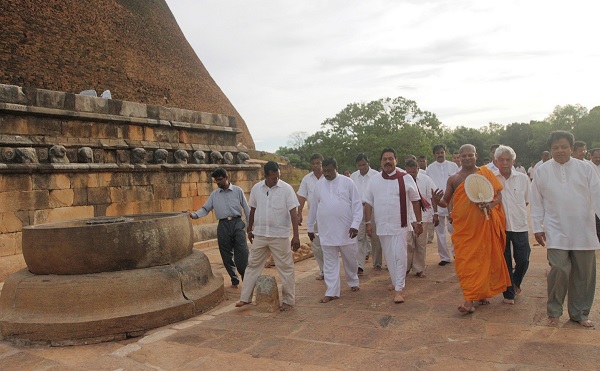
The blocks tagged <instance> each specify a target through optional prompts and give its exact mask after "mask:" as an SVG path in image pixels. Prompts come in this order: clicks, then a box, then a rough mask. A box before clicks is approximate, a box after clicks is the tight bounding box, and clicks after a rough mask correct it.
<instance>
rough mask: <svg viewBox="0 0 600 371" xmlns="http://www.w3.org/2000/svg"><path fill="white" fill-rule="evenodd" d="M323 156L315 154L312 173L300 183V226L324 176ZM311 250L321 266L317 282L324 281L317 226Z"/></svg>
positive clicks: (321, 251)
mask: <svg viewBox="0 0 600 371" xmlns="http://www.w3.org/2000/svg"><path fill="white" fill-rule="evenodd" d="M322 162H323V156H322V155H321V154H320V153H314V154H313V155H312V156H310V167H311V169H312V171H311V172H310V173H308V174H307V175H305V176H304V178H302V182H301V183H300V188H298V193H297V194H298V202H299V203H300V206H298V225H302V210H303V209H304V204H305V203H306V201H308V204H309V208H310V201H311V200H310V198H311V196H312V193H313V189H315V184H317V182H318V181H319V179H321V176H322V175H323V166H322ZM310 248H311V249H312V252H313V255H314V257H315V260H316V261H317V265H318V266H319V275H318V276H317V280H319V281H321V280H323V249H321V238H320V235H319V233H318V227H316V226H315V238H314V239H313V240H312V242H311V244H310Z"/></svg>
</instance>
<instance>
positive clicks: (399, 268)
mask: <svg viewBox="0 0 600 371" xmlns="http://www.w3.org/2000/svg"><path fill="white" fill-rule="evenodd" d="M407 238H408V228H402V229H401V234H394V235H382V236H379V241H381V250H382V251H383V257H384V258H385V261H386V262H387V267H388V271H389V272H390V278H391V279H392V285H394V290H396V291H402V290H403V289H404V283H405V279H406V257H407V252H406V241H407Z"/></svg>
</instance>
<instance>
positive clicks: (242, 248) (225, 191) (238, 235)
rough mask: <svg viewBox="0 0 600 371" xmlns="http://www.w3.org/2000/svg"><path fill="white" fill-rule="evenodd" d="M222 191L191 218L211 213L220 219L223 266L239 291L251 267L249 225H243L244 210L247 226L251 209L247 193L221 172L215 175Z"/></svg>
mask: <svg viewBox="0 0 600 371" xmlns="http://www.w3.org/2000/svg"><path fill="white" fill-rule="evenodd" d="M211 176H212V177H213V179H214V180H215V182H216V183H217V186H218V187H219V188H218V189H215V190H214V191H212V193H211V194H210V196H209V197H208V200H207V201H206V203H205V204H204V206H202V208H201V209H200V210H198V211H196V212H195V213H190V218H192V219H198V218H202V217H203V216H206V215H208V213H210V211H211V210H214V211H215V216H216V217H217V219H219V226H218V227H217V240H218V242H219V252H220V253H221V259H222V260H223V265H224V266H225V269H226V270H227V273H229V276H230V277H231V287H232V288H237V287H238V285H239V284H240V279H239V278H238V276H237V274H236V272H235V271H236V268H237V271H238V273H239V274H240V276H241V277H242V280H243V279H244V272H245V271H246V266H247V265H248V243H247V242H246V231H245V225H244V222H243V221H242V209H244V215H245V216H246V223H248V218H249V216H250V207H248V202H247V201H246V197H245V196H244V191H242V189H241V188H240V187H238V186H235V185H233V184H231V183H229V176H228V175H227V170H225V169H223V168H217V169H215V171H213V173H212V174H211Z"/></svg>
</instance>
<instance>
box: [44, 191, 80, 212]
mask: <svg viewBox="0 0 600 371" xmlns="http://www.w3.org/2000/svg"><path fill="white" fill-rule="evenodd" d="M73 199H74V192H73V190H72V189H55V190H52V191H50V199H49V203H50V207H51V208H55V207H65V206H73Z"/></svg>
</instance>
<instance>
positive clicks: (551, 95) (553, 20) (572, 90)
mask: <svg viewBox="0 0 600 371" xmlns="http://www.w3.org/2000/svg"><path fill="white" fill-rule="evenodd" d="M167 3H168V4H169V7H170V8H171V11H172V12H173V14H174V15H175V18H176V19H177V22H178V23H179V26H180V27H181V29H182V30H183V33H184V34H185V36H186V38H187V40H188V41H189V43H190V44H191V45H192V47H193V48H194V50H195V51H196V53H197V54H198V56H199V58H200V59H201V60H202V62H203V63H204V65H205V66H206V68H207V69H208V71H209V73H210V74H211V75H212V77H213V78H214V79H215V81H216V82H217V84H218V85H219V86H220V87H221V89H222V90H223V91H224V93H225V95H227V97H228V98H229V100H230V101H231V102H232V103H233V105H234V106H235V107H236V109H237V110H238V112H239V113H240V114H241V115H242V117H243V118H244V120H245V121H246V123H247V124H248V127H249V128H250V133H251V134H252V137H253V138H254V142H255V143H256V148H257V149H259V150H267V151H275V150H276V149H277V148H279V147H280V146H285V145H287V144H288V141H289V139H290V138H289V135H290V134H291V133H293V132H297V131H305V132H308V133H309V134H313V133H314V132H316V131H317V130H320V129H321V126H320V125H321V123H322V122H323V121H324V120H325V119H326V118H329V117H333V116H335V114H336V113H338V112H339V111H341V110H342V109H343V108H344V107H345V106H346V105H348V104H349V103H354V102H369V101H372V100H376V99H380V98H385V97H391V98H394V97H398V96H402V97H405V98H407V99H411V100H414V101H416V102H417V104H418V106H419V107H420V108H421V109H424V110H427V111H431V112H433V113H435V114H436V115H437V117H438V119H440V120H441V121H442V123H443V124H444V125H446V126H448V127H456V126H459V125H463V126H468V127H481V126H485V125H487V124H488V123H489V122H496V123H500V124H504V125H506V124H510V123H512V122H529V120H540V119H543V118H545V117H546V116H548V114H549V113H551V112H552V110H553V109H554V107H555V106H556V105H566V104H577V103H579V104H581V105H583V106H585V107H587V108H588V109H591V108H593V107H594V106H596V105H600V73H599V72H600V40H599V36H600V22H599V21H598V14H599V12H598V10H600V4H598V3H596V2H594V1H591V0H590V1H587V0H586V1H581V0H570V1H553V0H545V1H538V0H523V1H516V0H504V1H482V0H477V1H476V0H458V1H451V0H429V1H428V0H404V1H400V0H396V1H393V0H376V1H373V0H369V1H366V0H364V1H358V0H304V1H298V0H295V1H288V0H270V1H260V0H254V1H249V0H167Z"/></svg>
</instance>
